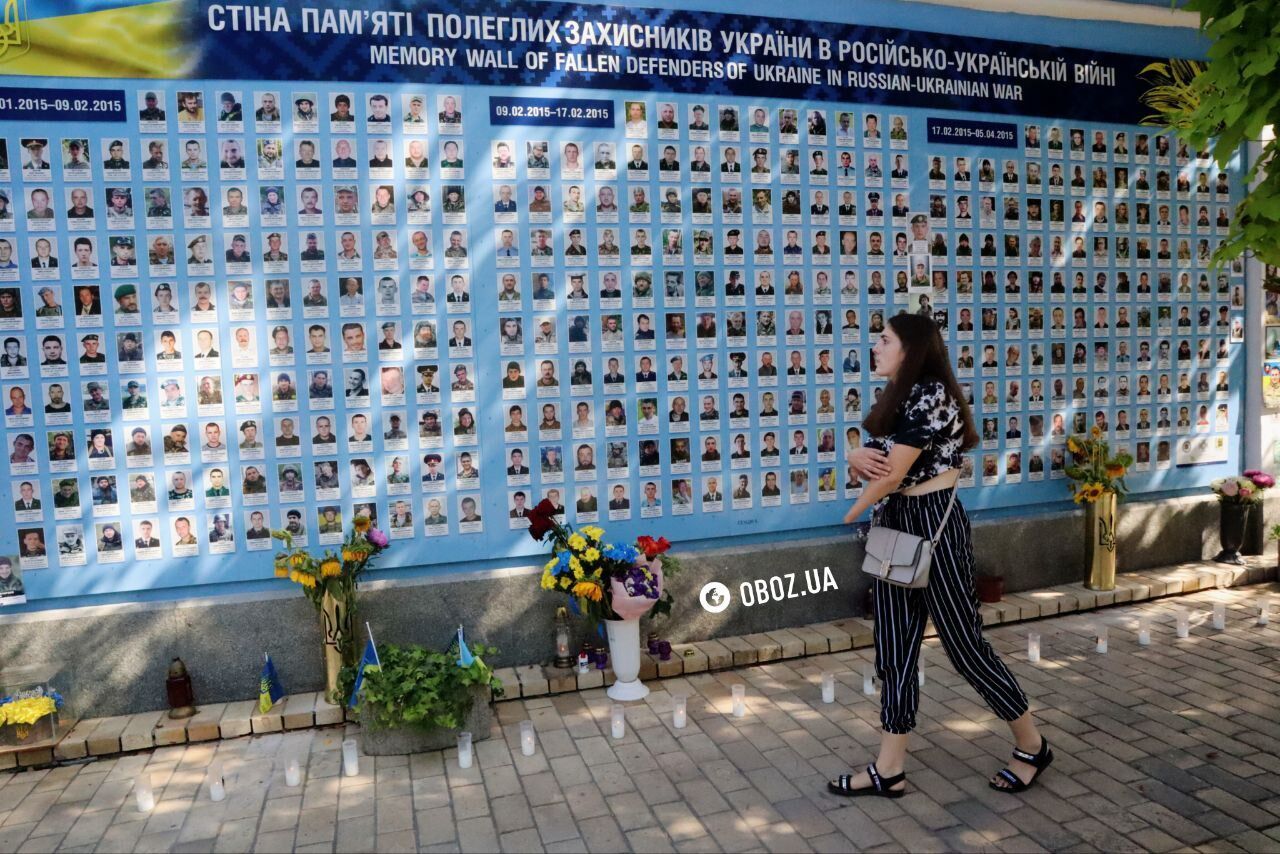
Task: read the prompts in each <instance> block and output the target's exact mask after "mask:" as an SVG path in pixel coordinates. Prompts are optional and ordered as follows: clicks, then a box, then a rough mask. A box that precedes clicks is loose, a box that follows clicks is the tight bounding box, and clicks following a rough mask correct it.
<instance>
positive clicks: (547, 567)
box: [542, 557, 560, 572]
mask: <svg viewBox="0 0 1280 854" xmlns="http://www.w3.org/2000/svg"><path fill="white" fill-rule="evenodd" d="M559 562H560V558H558V557H552V558H551V560H549V561H547V562H546V563H544V564H543V565H542V568H543V569H545V570H546V571H547V572H550V571H551V570H553V569H555V568H556V564H558V563H559Z"/></svg>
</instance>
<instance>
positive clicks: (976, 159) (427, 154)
mask: <svg viewBox="0 0 1280 854" xmlns="http://www.w3.org/2000/svg"><path fill="white" fill-rule="evenodd" d="M0 143H5V147H6V148H7V141H6V140H3V139H2V138H0ZM21 143H22V146H23V148H24V150H25V151H27V152H31V151H43V149H44V147H45V146H46V145H47V143H48V140H46V139H33V138H28V139H23V140H21ZM557 145H558V155H559V156H558V158H557V159H558V162H559V166H560V168H559V177H560V178H561V179H562V180H583V179H585V178H586V176H587V174H588V172H590V174H591V176H592V178H594V180H596V181H613V180H617V179H618V177H619V175H620V174H624V173H625V176H626V178H627V180H628V181H648V180H649V178H650V175H651V172H655V171H656V172H657V173H658V176H659V178H660V179H661V180H663V181H677V180H680V178H681V177H682V173H684V172H687V173H688V177H691V178H695V179H696V178H698V177H700V176H706V180H709V179H710V175H711V173H713V172H719V173H720V179H721V181H722V182H731V183H737V182H741V181H742V180H743V179H742V175H743V174H748V175H750V181H751V182H752V183H758V182H767V181H769V180H771V179H772V177H773V176H774V175H775V174H776V175H777V176H779V177H781V179H782V181H783V183H799V179H800V176H801V175H802V174H807V176H808V179H809V183H811V184H826V183H828V182H829V180H830V178H831V177H832V175H833V174H834V176H835V177H836V178H837V179H838V180H837V183H842V184H846V185H848V184H854V183H856V182H857V177H858V173H859V167H860V168H861V173H862V176H863V179H864V181H865V183H866V184H867V186H873V187H883V186H884V178H885V177H886V175H885V173H886V172H888V173H889V174H888V176H887V177H888V178H889V179H890V180H891V182H893V183H892V184H891V186H894V187H903V188H905V187H906V186H907V184H906V183H905V182H907V181H908V180H909V178H910V177H911V174H910V169H909V164H910V162H911V158H910V155H909V153H908V152H903V153H897V154H893V153H891V154H887V155H886V154H882V153H880V152H875V151H867V152H863V154H862V156H861V158H855V155H854V152H852V151H846V150H841V151H838V153H837V154H836V156H835V159H834V160H830V159H828V158H829V155H830V152H829V150H828V149H826V148H821V147H809V148H803V149H802V148H799V147H796V148H787V147H780V148H777V149H776V150H775V149H774V148H773V147H772V146H770V145H747V146H742V147H741V148H740V147H739V146H735V145H725V146H721V147H720V148H718V149H717V148H716V147H715V146H712V145H707V144H701V143H689V144H686V145H683V146H681V145H677V144H673V143H665V144H663V143H659V144H655V145H654V146H653V147H652V148H650V147H649V145H647V144H646V143H642V142H630V143H624V144H622V145H615V143H613V142H611V141H603V140H602V141H597V142H594V143H582V142H580V141H574V140H569V141H563V142H559V143H558V144H557ZM93 146H94V141H93V140H91V139H89V138H87V137H75V138H70V139H63V140H62V142H61V147H62V150H63V157H62V178H63V180H64V181H66V182H68V183H79V182H89V181H93V180H95V177H96V172H97V170H98V166H99V165H100V168H101V173H102V177H103V178H104V179H106V180H108V181H122V180H129V179H131V178H132V177H133V171H134V163H135V162H136V160H135V159H134V154H133V145H132V143H131V142H130V141H128V140H126V139H123V138H118V137H117V138H113V137H102V138H100V139H99V140H97V148H98V149H99V151H100V157H99V158H98V159H97V160H94V159H93V158H92V155H91V154H90V150H91V148H92V147H93ZM548 146H549V143H548V142H547V141H546V140H526V141H520V140H513V139H493V140H489V141H488V142H487V146H486V147H487V150H486V151H485V156H486V157H487V164H486V165H487V166H488V177H490V178H493V179H495V180H515V179H516V178H517V177H518V171H519V170H518V160H517V152H520V151H521V150H523V152H524V161H525V177H526V178H527V179H529V180H533V181H537V180H549V179H550V178H551V177H552V170H551V168H550V162H549V161H548V159H547V157H546V151H547V148H548ZM475 147H476V146H472V153H474V148H475ZM903 147H904V148H905V146H903ZM138 148H139V149H140V151H139V153H140V154H141V153H145V154H146V155H147V156H146V159H145V160H142V161H141V163H139V164H138V168H139V169H140V171H141V175H142V177H143V179H144V180H149V181H168V180H170V179H171V177H172V176H173V175H174V173H175V172H176V174H177V176H178V178H179V180H181V181H183V182H188V181H205V180H208V178H209V176H210V174H211V172H214V171H216V172H217V174H218V176H219V178H220V179H221V180H223V181H235V180H244V179H245V178H246V177H247V176H248V174H249V173H250V164H253V166H254V168H253V170H252V171H253V172H254V174H256V176H257V177H258V178H259V179H261V180H270V179H273V178H283V177H285V174H286V170H290V169H291V170H292V171H293V174H294V176H295V177H296V178H298V179H300V180H313V179H318V178H321V177H323V175H324V172H325V170H331V172H332V175H333V177H335V178H339V179H342V178H355V177H357V175H358V172H359V170H361V168H363V169H364V171H365V174H366V175H367V177H370V178H392V177H396V171H397V164H400V168H401V169H402V170H403V171H402V175H403V177H406V178H428V177H431V169H432V161H433V159H434V161H435V163H436V170H437V176H438V177H440V178H444V179H460V178H464V177H466V170H467V168H468V166H467V164H468V162H470V163H471V165H472V167H473V168H474V165H475V162H474V159H473V158H470V157H468V155H467V149H466V148H465V141H464V140H460V139H445V140H442V141H440V142H439V143H437V144H436V145H435V147H434V150H433V149H432V148H430V147H429V144H428V143H427V142H426V141H425V140H422V139H407V140H404V141H402V142H401V143H400V144H397V143H396V142H395V141H394V140H391V139H386V138H381V137H369V138H368V139H366V140H365V141H364V150H363V151H361V150H360V145H359V141H358V140H351V139H347V138H345V137H334V138H333V139H331V140H330V142H329V145H328V146H327V147H324V149H323V151H322V143H320V142H319V141H318V140H317V139H314V138H310V137H295V138H293V139H292V140H290V141H286V140H285V139H283V138H281V137H261V138H258V139H257V140H249V142H248V143H247V144H246V141H245V140H244V139H243V138H241V137H220V138H218V139H216V140H206V139H205V138H203V137H184V138H182V139H181V140H180V143H179V146H174V147H172V148H171V146H170V144H169V141H168V140H167V139H165V138H162V137H144V138H142V139H140V140H139V141H138ZM588 148H589V151H587V153H586V157H587V159H586V160H584V159H583V157H584V153H583V152H584V150H586V149H588ZM175 154H177V155H179V156H180V158H181V159H177V160H175V159H174V155H175ZM621 154H625V155H626V157H625V158H624V157H621V156H619V155H621ZM366 155H367V156H366ZM246 156H247V158H248V159H246ZM682 156H683V164H684V165H682ZM928 158H929V161H928V162H929V175H928V178H929V186H930V188H932V189H945V188H946V187H947V183H948V176H950V180H951V182H952V185H953V186H954V188H955V189H958V190H971V189H973V182H974V176H973V172H972V171H971V166H972V167H973V168H974V169H976V171H977V184H978V189H980V190H984V191H990V190H994V189H995V187H996V185H997V184H999V185H1000V187H1001V190H1002V192H1004V193H1017V192H1020V191H1021V190H1022V189H1023V186H1022V184H1023V178H1024V177H1025V181H1026V185H1025V186H1026V189H1027V190H1028V191H1032V190H1035V189H1038V188H1040V187H1042V186H1043V185H1044V184H1045V183H1047V184H1048V186H1049V188H1050V190H1051V191H1052V190H1054V189H1055V188H1056V189H1058V190H1059V191H1061V189H1062V188H1064V187H1065V186H1068V185H1069V186H1071V187H1073V188H1074V187H1081V188H1083V187H1085V186H1086V170H1088V173H1089V176H1090V178H1089V179H1090V180H1091V182H1092V183H1091V186H1092V188H1093V189H1095V190H1098V189H1102V190H1106V189H1107V188H1108V183H1107V180H1108V175H1113V176H1114V186H1115V188H1116V189H1117V190H1125V189H1128V188H1130V187H1132V189H1133V190H1134V191H1135V192H1141V193H1149V192H1150V191H1151V186H1150V181H1151V174H1150V173H1151V168H1152V167H1149V166H1146V165H1140V164H1141V163H1144V162H1147V161H1139V163H1135V164H1132V166H1131V165H1129V164H1128V162H1127V160H1121V159H1117V160H1116V162H1118V163H1124V164H1125V165H1118V166H1114V167H1113V170H1112V171H1110V172H1109V171H1108V168H1107V165H1106V164H1107V162H1108V161H1107V158H1106V157H1105V156H1104V157H1102V158H1097V157H1094V158H1092V160H1091V162H1089V163H1084V162H1079V163H1071V164H1062V163H1058V162H1050V164H1049V166H1048V168H1047V169H1046V168H1045V167H1044V166H1043V164H1042V163H1041V161H1039V160H1035V159H1029V160H1025V161H1023V162H1021V165H1020V161H1019V160H1018V159H1017V158H1012V157H1003V158H1000V157H987V156H981V155H979V156H971V155H956V156H954V170H950V169H948V168H947V160H948V158H947V157H945V156H942V155H933V154H930V155H928ZM24 161H25V162H24V165H23V170H22V172H23V178H24V181H26V182H39V181H47V180H51V179H52V171H53V170H52V164H50V163H48V162H46V161H43V160H37V159H35V158H27V157H24ZM290 161H292V163H290ZM533 164H536V165H533ZM619 164H621V166H619ZM1161 166H1166V167H1168V168H1160V167H1161ZM1000 169H1003V171H998V170H1000ZM1131 169H1132V170H1133V175H1134V177H1135V178H1136V182H1134V183H1132V184H1131V182H1130V170H1131ZM1023 171H1025V175H1023V174H1021V173H1022V172H1023ZM1046 176H1047V181H1046ZM11 177H12V176H11V175H10V172H9V169H8V168H7V166H3V167H0V181H9V180H11ZM1154 177H1155V184H1156V190H1157V191H1158V192H1159V191H1163V192H1169V191H1170V190H1172V189H1174V180H1173V178H1175V177H1176V191H1177V192H1178V193H1179V194H1184V193H1185V194H1190V193H1191V192H1192V191H1193V187H1194V191H1195V193H1196V194H1197V195H1200V196H1208V195H1209V194H1210V192H1211V189H1210V186H1209V182H1210V181H1211V180H1215V181H1216V183H1215V186H1214V188H1213V190H1212V192H1213V193H1215V194H1216V195H1218V196H1223V197H1225V196H1228V195H1229V193H1230V190H1229V188H1228V186H1227V174H1226V173H1225V172H1223V171H1219V170H1218V169H1216V168H1215V167H1213V166H1212V165H1211V164H1208V163H1204V164H1199V163H1197V164H1192V163H1180V164H1179V165H1176V166H1171V165H1169V164H1168V159H1167V158H1165V159H1164V160H1163V161H1161V160H1160V159H1159V158H1157V163H1156V167H1155V171H1154ZM841 179H842V180H841ZM1068 179H1069V183H1068ZM899 182H902V183H899Z"/></svg>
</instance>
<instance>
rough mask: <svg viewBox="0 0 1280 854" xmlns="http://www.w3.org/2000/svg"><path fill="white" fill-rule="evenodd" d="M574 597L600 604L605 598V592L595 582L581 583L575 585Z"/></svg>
mask: <svg viewBox="0 0 1280 854" xmlns="http://www.w3.org/2000/svg"><path fill="white" fill-rule="evenodd" d="M573 595H574V596H581V597H582V598H584V599H590V600H591V601H592V602H599V601H600V600H601V599H603V598H604V590H602V589H601V588H600V585H599V584H596V583H595V582H594V581H579V582H578V583H577V584H575V585H573Z"/></svg>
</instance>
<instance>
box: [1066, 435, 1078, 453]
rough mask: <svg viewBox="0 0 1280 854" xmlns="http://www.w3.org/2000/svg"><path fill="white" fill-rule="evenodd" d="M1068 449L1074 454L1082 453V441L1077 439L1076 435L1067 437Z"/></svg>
mask: <svg viewBox="0 0 1280 854" xmlns="http://www.w3.org/2000/svg"><path fill="white" fill-rule="evenodd" d="M1067 450H1068V451H1070V452H1071V453H1073V454H1078V453H1080V443H1079V442H1077V441H1076V439H1075V437H1074V436H1071V437H1068V438H1067Z"/></svg>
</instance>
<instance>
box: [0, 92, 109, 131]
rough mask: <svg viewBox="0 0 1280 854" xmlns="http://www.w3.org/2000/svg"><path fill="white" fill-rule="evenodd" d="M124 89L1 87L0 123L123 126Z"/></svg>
mask: <svg viewBox="0 0 1280 854" xmlns="http://www.w3.org/2000/svg"><path fill="white" fill-rule="evenodd" d="M126 120H127V118H126V116H125V97H124V90H123V89H29V88H25V87H19V86H0V122H123V121H126Z"/></svg>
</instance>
